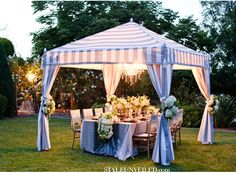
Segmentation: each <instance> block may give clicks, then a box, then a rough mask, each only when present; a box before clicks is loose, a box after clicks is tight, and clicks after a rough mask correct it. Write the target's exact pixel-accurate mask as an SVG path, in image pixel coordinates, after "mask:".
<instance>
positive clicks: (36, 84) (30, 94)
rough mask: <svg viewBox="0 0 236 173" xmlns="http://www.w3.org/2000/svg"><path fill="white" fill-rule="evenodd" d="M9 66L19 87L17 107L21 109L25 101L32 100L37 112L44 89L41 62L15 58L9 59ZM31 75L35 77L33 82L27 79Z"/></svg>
mask: <svg viewBox="0 0 236 173" xmlns="http://www.w3.org/2000/svg"><path fill="white" fill-rule="evenodd" d="M9 65H10V69H11V72H12V76H13V79H14V81H15V83H16V87H17V93H16V95H17V107H20V105H21V103H22V102H23V101H25V100H31V101H33V103H34V110H35V111H36V112H37V111H38V108H39V104H40V96H41V89H42V82H41V80H42V71H41V69H40V63H39V61H38V60H37V59H34V60H32V59H27V60H25V59H23V58H21V57H17V56H13V57H11V58H10V59H9ZM29 74H31V75H34V76H33V77H34V78H32V79H31V81H30V80H29V79H28V78H27V77H28V75H29Z"/></svg>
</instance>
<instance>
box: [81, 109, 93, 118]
mask: <svg viewBox="0 0 236 173" xmlns="http://www.w3.org/2000/svg"><path fill="white" fill-rule="evenodd" d="M92 117H93V109H92V108H89V109H83V119H90V118H92Z"/></svg>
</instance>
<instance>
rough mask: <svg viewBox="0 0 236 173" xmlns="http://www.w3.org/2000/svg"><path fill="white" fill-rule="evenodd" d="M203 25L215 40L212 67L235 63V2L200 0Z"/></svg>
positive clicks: (233, 64)
mask: <svg viewBox="0 0 236 173" xmlns="http://www.w3.org/2000/svg"><path fill="white" fill-rule="evenodd" d="M201 3H202V7H203V15H204V20H203V21H204V22H203V24H204V27H205V29H207V30H208V31H209V33H210V36H211V37H212V38H214V39H215V41H216V46H217V47H216V50H215V51H214V53H213V57H214V59H213V67H214V68H217V69H219V68H222V67H223V66H226V67H230V66H235V65H236V2H234V1H204V2H201Z"/></svg>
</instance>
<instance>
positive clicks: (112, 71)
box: [102, 64, 121, 95]
mask: <svg viewBox="0 0 236 173" xmlns="http://www.w3.org/2000/svg"><path fill="white" fill-rule="evenodd" d="M102 73H103V78H104V84H105V89H106V93H107V95H113V94H114V93H115V91H116V88H117V86H118V84H119V81H120V77H121V72H120V65H119V64H104V65H103V69H102Z"/></svg>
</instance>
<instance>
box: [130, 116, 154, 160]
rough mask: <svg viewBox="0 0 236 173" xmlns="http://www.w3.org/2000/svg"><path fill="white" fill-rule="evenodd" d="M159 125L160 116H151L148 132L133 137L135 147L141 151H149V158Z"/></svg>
mask: <svg viewBox="0 0 236 173" xmlns="http://www.w3.org/2000/svg"><path fill="white" fill-rule="evenodd" d="M157 125H158V116H157V115H155V114H153V115H151V118H150V122H148V126H147V132H146V133H142V134H136V135H134V136H133V143H134V146H135V147H136V148H138V149H139V150H140V151H147V154H148V158H149V156H150V150H151V149H153V148H154V145H155V141H156V132H157Z"/></svg>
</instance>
